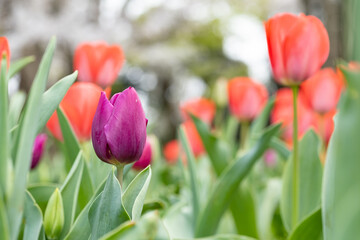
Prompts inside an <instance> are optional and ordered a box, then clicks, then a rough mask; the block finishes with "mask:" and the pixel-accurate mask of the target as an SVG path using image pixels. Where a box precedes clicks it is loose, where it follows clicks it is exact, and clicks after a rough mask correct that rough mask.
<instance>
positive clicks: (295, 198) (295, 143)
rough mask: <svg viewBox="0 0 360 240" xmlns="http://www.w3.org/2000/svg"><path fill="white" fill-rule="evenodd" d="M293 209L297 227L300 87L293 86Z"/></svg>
mask: <svg viewBox="0 0 360 240" xmlns="http://www.w3.org/2000/svg"><path fill="white" fill-rule="evenodd" d="M292 92H293V110H294V120H293V181H292V182H293V186H292V189H293V207H292V225H293V227H294V226H296V223H297V221H298V213H299V153H298V111H297V110H298V109H297V98H298V92H299V87H298V86H293V87H292Z"/></svg>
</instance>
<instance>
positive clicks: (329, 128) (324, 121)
mask: <svg viewBox="0 0 360 240" xmlns="http://www.w3.org/2000/svg"><path fill="white" fill-rule="evenodd" d="M335 114H336V109H334V110H332V111H330V112H328V113H326V114H321V115H320V114H318V115H317V116H316V123H315V126H316V131H317V132H318V134H319V135H320V137H321V138H322V139H323V140H324V142H325V143H326V144H327V143H328V142H329V140H330V137H331V135H332V133H333V131H334V116H335Z"/></svg>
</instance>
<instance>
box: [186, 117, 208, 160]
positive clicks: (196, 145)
mask: <svg viewBox="0 0 360 240" xmlns="http://www.w3.org/2000/svg"><path fill="white" fill-rule="evenodd" d="M182 126H184V129H185V133H186V136H187V138H188V140H189V143H190V146H191V149H192V151H193V153H194V155H195V157H198V156H200V155H201V154H203V153H204V152H205V149H204V145H203V143H202V140H201V137H200V135H199V133H198V131H197V129H196V126H195V123H194V122H193V121H192V120H187V121H186V122H184V123H183V124H182Z"/></svg>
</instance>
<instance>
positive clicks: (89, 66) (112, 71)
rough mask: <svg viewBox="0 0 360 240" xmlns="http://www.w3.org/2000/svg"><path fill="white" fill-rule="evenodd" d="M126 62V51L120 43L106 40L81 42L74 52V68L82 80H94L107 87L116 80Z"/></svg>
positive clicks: (93, 81)
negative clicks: (108, 43) (109, 42)
mask: <svg viewBox="0 0 360 240" xmlns="http://www.w3.org/2000/svg"><path fill="white" fill-rule="evenodd" d="M123 63H124V53H123V51H122V49H121V48H120V46H118V45H111V46H109V45H107V44H106V43H104V42H98V43H83V44H80V45H79V46H78V47H77V48H76V50H75V54H74V69H75V70H78V71H79V75H78V79H79V81H81V82H92V83H96V84H97V85H99V86H101V87H102V88H106V87H108V86H111V85H112V84H113V83H114V81H115V80H116V78H117V76H118V73H119V71H120V69H121V67H122V65H123Z"/></svg>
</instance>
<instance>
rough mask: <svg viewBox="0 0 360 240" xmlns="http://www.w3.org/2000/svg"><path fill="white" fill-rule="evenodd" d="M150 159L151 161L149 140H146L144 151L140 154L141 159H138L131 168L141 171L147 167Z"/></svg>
mask: <svg viewBox="0 0 360 240" xmlns="http://www.w3.org/2000/svg"><path fill="white" fill-rule="evenodd" d="M151 159H152V150H151V144H150V141H149V139H148V138H146V143H145V147H144V150H143V152H142V154H141V157H140V159H139V160H138V161H136V162H135V163H134V165H133V166H132V168H133V169H135V170H143V169H144V168H146V167H147V166H149V164H150V163H151Z"/></svg>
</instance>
